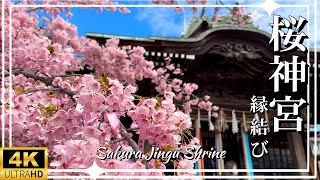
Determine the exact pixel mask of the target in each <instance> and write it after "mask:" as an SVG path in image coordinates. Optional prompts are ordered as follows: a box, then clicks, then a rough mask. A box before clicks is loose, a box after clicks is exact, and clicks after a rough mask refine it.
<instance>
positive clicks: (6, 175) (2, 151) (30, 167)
mask: <svg viewBox="0 0 320 180" xmlns="http://www.w3.org/2000/svg"><path fill="white" fill-rule="evenodd" d="M47 178H48V149H47V148H44V147H4V148H0V179H1V180H2V179H15V180H17V179H19V180H20V179H30V180H32V179H37V180H42V179H47Z"/></svg>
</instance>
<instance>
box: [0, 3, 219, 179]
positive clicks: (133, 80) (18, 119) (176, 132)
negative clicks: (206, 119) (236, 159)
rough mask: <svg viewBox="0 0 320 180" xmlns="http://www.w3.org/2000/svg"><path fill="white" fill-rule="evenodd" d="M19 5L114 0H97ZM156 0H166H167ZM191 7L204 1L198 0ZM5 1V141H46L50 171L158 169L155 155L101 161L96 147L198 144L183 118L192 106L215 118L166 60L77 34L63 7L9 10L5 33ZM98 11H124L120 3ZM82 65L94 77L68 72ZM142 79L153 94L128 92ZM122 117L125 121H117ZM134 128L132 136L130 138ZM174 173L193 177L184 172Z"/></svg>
mask: <svg viewBox="0 0 320 180" xmlns="http://www.w3.org/2000/svg"><path fill="white" fill-rule="evenodd" d="M170 2H171V3H172V1H170ZM187 2H188V3H193V4H194V3H198V2H197V1H190V2H189V0H188V1H187ZM18 3H26V4H35V3H40V4H73V3H76V4H92V3H95V4H106V5H111V4H115V5H116V4H117V3H113V2H110V1H103V0H92V1H85V0H82V1H73V0H64V1H58V0H42V1H40V2H35V1H32V0H27V1H23V2H18ZM154 3H163V4H170V3H169V1H155V2H154ZM199 3H201V4H205V1H199ZM10 4H11V2H9V1H6V2H5V4H4V6H5V14H2V15H4V17H5V26H4V27H2V26H1V32H2V31H4V32H5V39H4V42H5V44H4V46H5V49H3V50H2V53H4V55H5V62H4V64H1V68H3V69H4V70H5V77H2V78H1V82H2V83H4V88H2V89H1V93H2V94H3V95H4V99H1V104H2V106H3V107H4V111H1V116H2V117H3V118H4V120H5V129H4V131H5V137H6V141H5V144H6V145H8V144H9V142H8V138H7V137H9V134H10V133H9V119H10V111H11V112H12V114H11V117H12V139H13V141H12V145H13V146H41V147H42V146H43V147H48V149H49V157H50V159H49V163H50V168H88V167H90V166H91V165H92V163H93V162H94V161H96V163H97V164H98V165H99V166H100V167H102V168H109V169H110V168H115V169H120V168H121V169H129V168H130V169H134V168H137V169H141V168H157V169H163V168H165V165H164V164H163V162H162V161H161V160H159V159H156V160H151V161H149V162H147V161H144V160H143V159H135V160H132V159H130V160H129V159H128V160H122V161H120V160H116V159H106V160H99V159H97V149H98V148H99V147H101V146H103V147H106V148H107V151H108V152H109V151H115V149H116V148H117V147H118V146H122V151H130V150H133V151H145V150H148V149H147V148H146V147H144V145H145V142H148V144H149V145H152V146H155V147H158V148H161V149H162V150H165V151H169V150H181V151H183V150H184V149H185V147H186V146H188V145H195V144H198V143H199V141H198V140H197V139H196V138H194V137H192V136H191V133H190V130H191V127H192V121H191V119H190V116H189V115H188V114H186V113H191V112H192V106H193V107H198V108H200V109H203V110H206V111H212V115H213V116H217V111H218V109H219V108H218V107H217V106H213V104H212V102H211V101H210V97H209V96H205V97H203V98H198V97H197V96H195V92H196V90H197V89H198V88H199V87H198V85H197V84H195V83H192V82H183V81H182V80H181V79H179V78H171V77H172V75H175V77H178V75H181V73H182V70H181V69H179V68H175V67H174V65H173V64H172V63H171V59H170V58H166V59H164V62H165V63H166V66H165V67H163V68H155V65H154V63H153V62H152V61H149V60H147V59H145V58H144V53H145V50H144V48H143V47H132V46H125V47H120V46H119V40H117V39H110V40H108V41H107V42H106V43H105V45H103V46H101V45H99V44H98V42H96V41H95V40H92V39H87V38H84V37H80V36H78V33H77V27H75V26H74V25H72V24H70V23H69V22H68V21H66V20H65V19H63V18H61V17H60V14H61V13H67V15H68V16H71V15H72V14H71V13H70V9H69V8H13V10H12V32H11V34H10V33H9V30H10V27H9V24H10V23H9V6H10ZM106 9H108V10H111V11H116V10H119V11H121V12H122V13H128V12H130V10H129V9H127V8H125V7H122V8H118V9H116V8H106ZM40 10H42V11H43V12H45V13H47V14H49V15H51V16H50V17H49V18H43V17H40V16H39V13H37V12H38V11H40ZM102 10H103V9H102V8H99V9H98V11H100V12H101V11H102ZM40 20H42V21H43V22H44V23H45V24H46V25H45V26H44V27H40V26H39V21H40ZM10 35H11V37H10ZM10 38H11V39H12V42H11V43H12V44H11V45H12V50H11V54H12V58H11V61H12V63H11V65H12V66H11V67H10V63H9V62H10V60H9V59H10V52H9V46H10V43H9V40H10ZM0 42H2V39H1V41H0ZM1 45H2V44H1ZM85 66H87V67H88V68H89V69H91V70H93V71H94V73H90V74H78V73H75V72H79V71H81V70H83V68H84V67H85ZM10 68H11V72H12V76H10V75H9V72H10ZM144 79H149V80H150V81H151V82H152V83H153V84H154V88H155V90H156V91H157V93H158V95H156V96H154V97H144V96H141V95H139V94H136V92H137V90H138V88H139V86H138V85H137V84H138V82H139V81H141V80H144ZM10 83H11V85H12V89H10ZM178 104H179V105H178ZM128 119H129V120H128ZM125 121H127V122H128V121H129V123H131V126H130V127H125V126H124V123H125ZM1 130H2V129H1ZM133 134H139V140H138V141H137V142H136V141H135V140H133V138H132V136H133ZM193 163H194V162H193V161H192V160H186V159H176V160H174V162H173V164H174V168H177V169H190V168H193ZM117 174H118V175H121V174H125V175H141V173H140V174H139V173H135V172H130V173H129V172H128V173H117ZM145 175H164V174H163V173H149V174H145ZM176 175H193V174H192V173H190V172H188V171H186V172H184V173H179V174H176Z"/></svg>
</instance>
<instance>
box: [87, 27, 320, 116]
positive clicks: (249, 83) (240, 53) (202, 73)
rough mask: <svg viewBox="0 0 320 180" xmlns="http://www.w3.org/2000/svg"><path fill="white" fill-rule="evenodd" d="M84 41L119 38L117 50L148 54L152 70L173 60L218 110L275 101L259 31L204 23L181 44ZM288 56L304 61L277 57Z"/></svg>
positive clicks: (267, 50)
mask: <svg viewBox="0 0 320 180" xmlns="http://www.w3.org/2000/svg"><path fill="white" fill-rule="evenodd" d="M86 36H87V37H89V38H92V39H96V40H97V41H98V42H99V43H101V44H105V41H106V40H107V39H110V38H118V39H120V45H132V46H142V47H144V48H145V49H146V51H147V53H146V54H145V56H146V59H149V60H153V61H155V65H156V66H163V65H164V63H163V58H164V57H171V58H172V59H173V63H175V65H176V67H180V68H181V69H182V70H183V71H184V76H183V78H182V79H183V80H185V81H186V82H196V83H197V84H198V85H199V90H200V89H201V92H197V94H198V95H199V96H202V95H205V94H209V95H211V96H212V97H214V100H213V101H214V102H215V103H216V104H217V105H220V106H222V107H226V108H237V109H238V110H242V109H243V110H248V108H249V107H250V97H252V95H265V96H269V97H270V98H271V97H272V98H277V97H275V95H274V93H273V80H269V78H270V77H271V75H272V73H273V72H274V71H275V70H276V66H274V65H271V64H270V63H272V62H273V60H274V52H273V46H272V45H270V44H269V41H270V38H271V36H270V34H268V33H266V32H264V31H262V30H259V29H257V28H252V27H239V26H235V25H220V26H216V27H214V28H210V27H209V26H206V22H204V21H202V22H199V23H198V24H197V25H196V26H195V27H194V30H190V31H189V34H186V35H185V36H183V37H181V38H166V37H155V36H151V37H148V38H138V37H130V36H118V35H108V34H98V33H86ZM316 52H318V50H314V49H309V54H310V64H312V63H313V60H314V55H315V54H316ZM292 55H299V56H300V57H301V60H305V61H306V54H304V53H302V52H294V53H287V54H283V55H281V57H282V58H283V60H287V61H290V60H291V59H292ZM317 58H318V59H319V54H317ZM318 68H319V67H318ZM312 73H313V70H312V68H311V74H312ZM318 78H319V77H318ZM289 90H290V89H288V88H287V87H284V88H283V90H282V93H281V92H280V93H279V97H281V99H283V95H284V93H286V92H289ZM299 90H301V92H306V90H307V89H306V87H305V88H304V87H302V86H301V87H300V88H299ZM269 100H270V99H269ZM269 102H270V101H269Z"/></svg>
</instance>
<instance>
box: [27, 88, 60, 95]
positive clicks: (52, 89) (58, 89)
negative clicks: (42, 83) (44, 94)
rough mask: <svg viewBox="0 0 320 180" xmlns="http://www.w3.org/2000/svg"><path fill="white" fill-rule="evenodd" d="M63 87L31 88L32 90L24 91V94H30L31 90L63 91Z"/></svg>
mask: <svg viewBox="0 0 320 180" xmlns="http://www.w3.org/2000/svg"><path fill="white" fill-rule="evenodd" d="M61 90H62V89H61V88H36V89H31V90H27V91H26V92H24V94H29V93H31V92H36V91H61Z"/></svg>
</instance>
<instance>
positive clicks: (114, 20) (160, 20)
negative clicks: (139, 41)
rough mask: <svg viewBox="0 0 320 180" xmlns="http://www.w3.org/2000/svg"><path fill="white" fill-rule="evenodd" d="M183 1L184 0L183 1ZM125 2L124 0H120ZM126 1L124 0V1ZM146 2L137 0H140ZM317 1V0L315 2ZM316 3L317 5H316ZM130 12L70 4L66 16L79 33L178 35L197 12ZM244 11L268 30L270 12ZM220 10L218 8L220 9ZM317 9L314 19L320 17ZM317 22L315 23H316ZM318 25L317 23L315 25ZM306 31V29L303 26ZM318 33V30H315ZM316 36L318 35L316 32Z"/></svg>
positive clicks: (286, 11) (285, 11) (290, 0)
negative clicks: (256, 15)
mask: <svg viewBox="0 0 320 180" xmlns="http://www.w3.org/2000/svg"><path fill="white" fill-rule="evenodd" d="M264 1H265V0H238V2H239V3H240V4H242V5H246V4H261V3H263V2H264ZM183 2H184V1H183ZM215 2H216V1H211V2H209V4H215ZM223 2H224V3H225V4H234V3H235V2H236V1H234V0H230V1H226V0H224V1H223ZM276 2H277V3H278V4H281V5H282V4H287V5H288V4H290V5H300V4H302V5H308V4H313V0H281V1H276ZM120 3H122V4H123V3H125V2H120ZM127 3H128V2H127ZM142 3H143V4H146V1H145V2H140V4H142ZM318 4H320V2H319V3H318ZM319 7H320V6H319V5H318V9H320V8H319ZM130 10H131V13H129V14H121V13H120V12H110V11H107V10H105V11H103V12H102V13H98V12H97V11H96V10H90V9H83V8H71V12H72V13H73V17H72V18H69V19H68V20H69V21H70V22H71V23H73V24H75V25H76V26H77V27H78V32H79V35H81V36H85V33H86V32H96V33H105V34H114V35H124V36H138V37H148V36H165V37H180V36H181V33H182V32H183V31H184V19H186V22H187V24H188V22H189V21H190V19H191V18H192V17H193V16H195V15H198V14H199V13H198V14H193V13H192V12H191V10H190V9H188V8H186V9H185V12H183V13H177V12H175V11H174V9H173V8H157V7H154V8H141V7H139V8H130ZM212 10H213V8H209V9H207V10H206V14H207V15H208V16H209V17H211V16H212ZM246 10H247V11H248V12H253V11H256V12H258V13H259V14H261V15H262V16H261V17H260V18H258V19H257V20H253V23H254V24H256V25H258V26H259V27H260V29H262V30H264V31H266V32H268V33H271V27H270V25H269V24H270V23H272V16H269V14H268V13H267V11H266V10H264V9H262V8H246ZM224 11H225V10H222V11H221V12H224ZM273 14H279V15H281V16H283V17H288V16H289V15H292V16H294V17H299V16H300V15H301V16H303V17H306V18H307V9H306V8H293V7H291V8H288V7H285V8H283V7H282V8H278V9H276V10H275V11H273ZM319 14H320V13H318V21H319V20H320V18H319ZM308 24H309V26H310V27H312V28H310V32H309V34H308V33H307V32H305V33H307V35H309V37H310V47H314V44H313V43H314V42H316V43H317V46H318V47H320V41H318V40H315V39H314V38H313V34H314V31H313V30H314V28H313V27H314V7H313V6H311V8H310V21H309V23H308ZM318 24H319V23H318ZM317 27H319V26H317ZM305 31H307V29H305ZM318 34H320V32H319V30H318ZM318 36H319V35H318Z"/></svg>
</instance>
